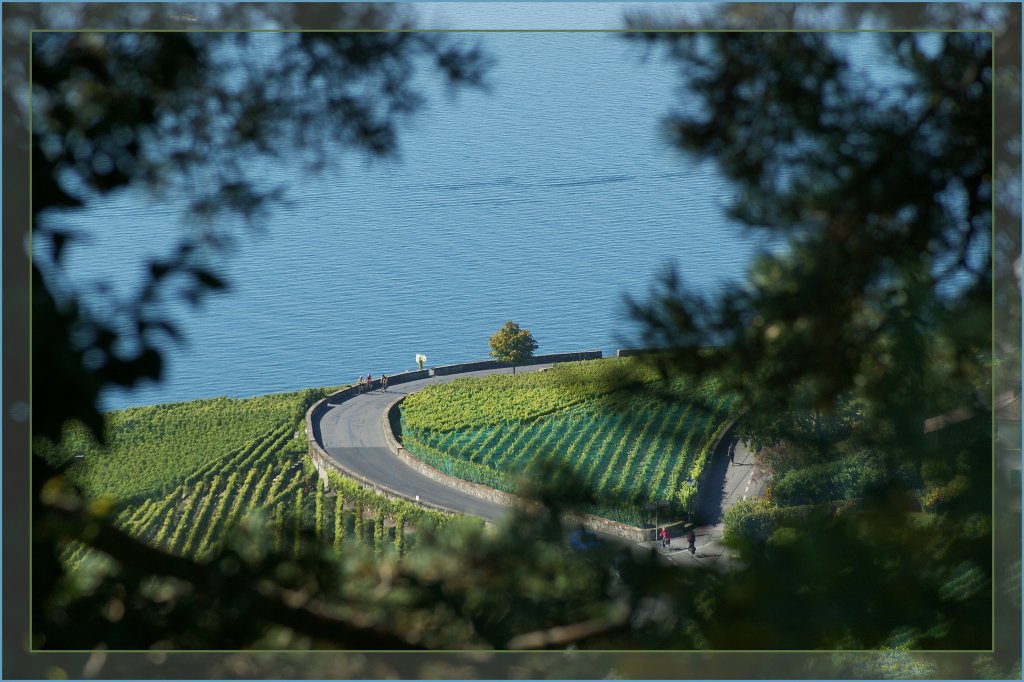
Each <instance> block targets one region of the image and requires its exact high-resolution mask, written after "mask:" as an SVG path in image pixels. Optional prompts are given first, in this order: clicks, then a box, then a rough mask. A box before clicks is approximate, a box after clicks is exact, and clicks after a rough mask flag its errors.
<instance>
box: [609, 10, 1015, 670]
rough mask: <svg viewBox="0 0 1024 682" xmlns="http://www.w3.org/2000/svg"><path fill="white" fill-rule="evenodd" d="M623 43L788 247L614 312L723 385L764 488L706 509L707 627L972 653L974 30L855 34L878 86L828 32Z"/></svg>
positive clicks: (988, 215) (691, 369) (986, 540)
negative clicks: (718, 526) (724, 585)
mask: <svg viewBox="0 0 1024 682" xmlns="http://www.w3.org/2000/svg"><path fill="white" fill-rule="evenodd" d="M751 11H756V10H752V9H751ZM796 11H797V10H796V9H795V8H794V12H796ZM737 12H739V9H737ZM724 14H725V15H726V16H729V10H726V11H725V12H724ZM650 21H651V19H650V17H649V16H647V15H643V16H634V17H633V18H632V19H631V21H630V24H631V25H633V26H644V27H647V26H650V25H651V23H650ZM627 37H628V38H629V39H630V40H633V41H634V42H636V43H638V44H642V45H644V46H645V49H647V50H648V51H649V52H660V53H661V54H663V55H664V56H665V58H666V59H668V60H670V61H673V62H676V63H678V64H679V66H680V71H679V73H680V75H681V77H682V81H683V83H684V85H685V92H686V93H687V97H688V99H687V101H686V102H685V105H684V106H682V107H681V108H680V111H679V112H677V113H673V114H672V115H670V116H669V117H668V118H667V119H666V121H665V130H666V133H667V135H668V136H669V138H670V140H671V141H672V142H673V143H674V144H675V145H676V146H678V147H679V148H680V149H682V150H685V151H686V152H688V153H690V154H692V155H694V156H696V157H698V158H702V159H710V160H712V161H714V162H715V163H716V165H717V166H718V167H719V169H720V170H721V171H722V172H723V173H724V174H725V175H726V176H727V177H729V178H730V179H732V180H733V181H735V183H736V187H737V192H736V196H735V200H734V202H733V203H732V205H731V206H730V210H731V214H732V216H733V217H734V218H736V219H738V220H739V221H741V222H743V223H745V224H746V225H748V226H749V229H751V230H760V231H767V232H771V233H775V234H778V235H781V236H784V237H785V246H784V247H782V248H780V249H777V250H774V251H772V252H768V253H764V254H763V255H761V256H760V257H759V258H758V259H757V260H756V261H755V262H754V264H753V265H752V267H751V269H750V272H749V279H748V282H747V283H746V284H745V285H743V286H741V287H736V288H733V289H729V290H726V291H725V292H724V293H722V294H720V295H718V296H717V297H716V298H709V297H705V296H701V295H700V294H698V293H695V292H693V291H692V290H690V289H688V288H687V287H686V286H685V284H684V283H683V281H682V279H681V278H680V276H679V275H678V273H676V272H674V271H669V272H668V273H667V274H666V276H665V277H664V279H663V281H662V282H661V284H660V286H659V287H657V288H655V289H654V290H652V292H651V295H650V297H649V299H647V300H644V301H641V300H640V299H638V298H630V299H629V305H630V309H631V310H632V312H633V314H634V316H635V317H636V318H637V319H638V320H640V321H641V322H642V323H643V326H644V329H645V331H644V333H643V335H642V342H641V344H639V345H645V346H647V347H652V348H659V349H663V351H662V352H659V353H657V354H651V355H646V356H642V357H644V358H646V360H647V362H649V363H650V364H651V365H652V366H654V367H656V368H657V369H658V370H659V371H661V372H664V373H665V374H666V375H668V376H675V375H684V376H688V375H694V376H697V377H705V376H714V377H715V378H717V379H718V380H719V381H721V382H722V386H723V390H725V391H727V392H730V393H735V394H737V395H740V396H742V400H743V403H744V407H745V408H746V409H747V412H746V413H745V414H744V418H743V421H742V424H741V425H740V430H741V432H742V433H743V435H744V436H745V437H746V438H747V440H748V443H749V444H750V446H751V447H753V448H754V449H755V450H756V451H757V455H756V457H755V462H756V470H755V471H756V474H757V475H758V477H759V478H767V479H768V480H769V498H768V499H764V500H756V501H747V502H744V503H740V504H738V505H736V506H735V507H733V508H731V509H730V510H728V511H727V513H726V528H727V537H728V538H729V540H730V542H731V543H732V544H733V545H734V547H736V548H737V550H738V551H739V555H740V558H741V561H742V562H743V563H744V564H745V569H744V570H742V571H737V572H734V573H733V574H732V575H731V576H730V580H729V582H730V585H729V588H728V589H727V590H726V592H725V593H724V594H722V595H720V596H719V598H718V599H717V600H716V603H717V604H718V619H717V620H716V623H721V624H722V627H723V629H724V628H726V627H727V628H728V630H729V636H728V639H729V642H730V643H731V644H732V646H735V647H737V648H807V647H816V648H853V649H860V648H897V649H931V648H938V649H959V648H977V649H985V648H988V647H990V646H992V643H993V633H992V589H993V587H992V579H993V566H992V544H991V543H992V540H993V519H992V494H993V491H992V466H993V462H992V452H993V450H992V447H993V443H992V431H991V425H992V421H991V420H992V412H991V405H992V400H991V396H992V393H993V383H992V368H993V348H994V346H993V338H992V330H993V319H992V302H993V298H992V296H993V294H992V284H993V270H992V268H991V267H990V262H991V256H992V247H993V245H992V208H993V201H992V192H993V184H992V168H993V158H992V153H991V150H992V135H993V131H992V108H991V103H992V87H993V70H992V66H991V65H992V58H993V53H992V50H993V43H992V36H991V35H989V34H986V33H943V34H934V35H929V36H927V37H925V36H924V35H921V34H910V33H887V34H876V35H874V36H873V37H872V39H873V40H875V41H876V43H877V44H876V49H877V50H878V53H879V54H883V55H885V56H886V58H889V59H891V60H893V62H894V64H895V65H896V66H897V68H898V69H899V71H900V72H901V78H900V80H899V83H898V84H897V85H889V86H886V87H883V86H880V85H872V83H871V80H870V79H868V80H866V81H865V80H862V79H858V78H857V77H855V76H854V67H853V65H852V64H851V62H850V60H849V59H848V58H847V57H846V50H848V49H849V41H850V40H851V38H852V36H850V35H849V34H826V33H729V32H724V33H715V34H700V33H659V32H644V33H633V34H628V35H627ZM1018 177H1019V175H1018ZM1018 254H1019V251H1018ZM708 343H714V344H715V345H714V346H712V347H708V346H707V344H708ZM1017 390H1018V391H1019V384H1018V386H1017ZM936 418H937V419H936ZM926 420H929V421H926ZM936 424H938V426H937V427H936V426H935V425H936ZM726 624H728V625H726ZM723 634H724V633H723ZM715 635H716V632H715V629H714V628H712V629H711V630H710V631H709V632H708V633H707V636H708V639H709V641H710V642H712V643H717V640H716V636H715ZM1018 655H1019V651H1018ZM897 668H898V666H897ZM897 668H893V670H894V671H895V670H896V669H897ZM887 670H888V669H885V668H880V669H878V671H877V672H878V674H889V672H891V671H887ZM905 670H910V669H909V668H906V669H905ZM925 672H927V671H925ZM908 674H909V673H908ZM916 675H917V673H914V675H912V676H916Z"/></svg>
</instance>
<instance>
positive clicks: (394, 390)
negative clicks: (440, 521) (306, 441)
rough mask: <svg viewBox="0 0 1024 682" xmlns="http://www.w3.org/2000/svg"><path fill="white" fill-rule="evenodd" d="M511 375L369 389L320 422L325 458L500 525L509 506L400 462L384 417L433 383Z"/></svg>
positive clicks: (438, 379)
mask: <svg viewBox="0 0 1024 682" xmlns="http://www.w3.org/2000/svg"><path fill="white" fill-rule="evenodd" d="M550 366H551V365H530V366H529V367H520V368H517V369H516V371H517V372H536V371H539V370H541V369H544V368H547V367H550ZM499 372H501V373H505V374H507V373H508V372H509V370H507V369H492V370H484V371H481V372H466V373H464V374H449V375H446V376H437V377H430V378H428V379H420V380H419V381H409V382H407V383H403V384H396V385H394V386H390V387H389V388H388V390H387V392H386V393H382V392H381V391H379V390H376V391H369V392H367V393H363V394H362V395H359V396H356V397H354V398H350V399H349V400H346V401H345V402H343V403H341V404H339V405H336V406H334V407H331V408H330V409H328V410H327V411H326V412H325V413H324V414H323V416H322V417H321V418H320V437H321V438H322V444H323V446H324V450H326V451H327V454H328V455H330V456H331V457H333V458H334V459H335V460H336V461H337V462H338V463H339V464H341V465H342V466H343V467H344V468H346V469H348V470H349V471H352V472H353V473H356V474H359V475H361V476H365V477H366V478H368V479H370V480H371V481H374V482H375V483H378V484H380V485H383V486H386V487H388V488H391V489H392V490H397V491H400V492H403V493H405V494H407V495H409V496H410V497H412V496H415V495H419V497H420V500H421V501H424V502H431V503H433V504H436V505H440V506H442V507H445V508H447V509H451V510H454V511H458V512H463V513H465V514H472V515H473V516H479V517H481V518H484V519H486V520H488V521H497V520H499V519H500V518H501V517H503V516H504V515H505V514H506V513H507V512H508V507H506V506H504V505H500V504H495V503H494V502H488V501H487V500H482V499H480V498H478V497H474V496H473V495H469V494H467V493H464V492H462V491H459V490H455V489H454V488H449V487H448V486H446V485H444V484H442V483H438V482H437V481H433V480H431V479H429V478H427V477H426V476H424V475H423V474H421V473H419V472H418V471H416V470H415V469H413V468H412V467H410V466H409V465H408V464H406V463H405V462H403V461H402V460H400V459H399V458H398V457H397V456H396V455H395V454H394V453H393V452H391V449H390V448H388V446H387V443H386V441H385V440H384V426H383V424H384V418H385V415H386V414H387V412H388V409H389V408H390V407H391V406H392V405H393V404H394V403H395V402H396V401H398V400H399V399H401V398H402V397H404V396H407V395H409V394H410V393H415V392H416V391H418V390H420V389H421V388H423V387H424V386H428V385H430V384H443V383H447V382H449V381H453V380H455V379H459V378H462V377H481V376H486V375H488V374H497V373H499Z"/></svg>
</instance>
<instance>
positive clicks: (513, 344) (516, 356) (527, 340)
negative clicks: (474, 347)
mask: <svg viewBox="0 0 1024 682" xmlns="http://www.w3.org/2000/svg"><path fill="white" fill-rule="evenodd" d="M488 345H489V346H490V347H491V356H492V357H493V358H495V359H496V360H498V362H509V363H512V373H513V374H515V373H516V365H522V364H523V363H525V362H526V361H527V360H529V359H530V358H532V357H533V351H535V350H537V342H536V341H535V340H534V338H533V334H531V333H530V330H529V329H521V328H520V327H519V325H518V324H516V323H515V322H513V321H512V320H509V321H508V322H506V323H505V326H503V327H502V328H501V329H499V330H498V331H496V332H495V333H494V336H492V337H491V340H490V341H488Z"/></svg>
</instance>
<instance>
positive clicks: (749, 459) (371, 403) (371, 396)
mask: <svg viewBox="0 0 1024 682" xmlns="http://www.w3.org/2000/svg"><path fill="white" fill-rule="evenodd" d="M550 366H551V365H550V364H544V365H530V366H528V367H520V368H518V369H517V371H518V372H536V371H539V370H542V369H545V368H548V367H550ZM508 371H509V370H508V369H490V370H483V371H478V372H465V373H460V374H450V375H445V376H435V377H429V378H427V379H420V380H417V381H409V382H406V383H402V384H396V385H394V386H392V387H390V388H388V390H387V392H382V391H380V390H373V391H369V392H367V393H364V394H362V395H358V396H355V397H352V398H349V399H348V400H345V401H343V402H341V403H339V404H334V405H331V404H330V403H329V406H328V409H327V410H326V411H325V412H324V413H323V415H322V416H321V418H320V421H319V423H318V424H317V426H318V427H319V428H318V429H316V430H317V431H318V432H319V435H320V442H321V445H322V446H323V448H324V450H325V451H326V452H327V454H328V455H329V456H330V457H331V458H333V459H334V460H335V461H336V462H337V463H338V464H339V465H341V467H342V468H343V469H345V470H348V471H350V472H352V473H354V474H357V475H359V476H362V477H364V478H366V479H368V480H369V481H372V482H373V483H376V484H378V485H381V486H383V487H386V488H389V489H391V490H395V491H398V492H401V493H403V494H405V495H408V496H409V497H415V496H417V495H418V496H419V499H420V501H422V502H428V503H431V504H434V505H438V506H441V507H444V508H446V509H450V510H452V511H457V512H461V513H464V514H471V515H473V516H477V517H480V518H483V519H485V520H487V521H492V522H493V521H498V520H500V519H502V518H503V517H504V516H506V515H507V514H508V513H509V508H508V507H507V506H505V505H502V504H498V503H494V502H489V501H487V500H483V499H481V498H479V497H475V496H473V495H470V494H468V493H464V492H462V491H460V490H456V489H454V488H451V487H449V486H446V485H444V484H443V483H439V482H437V481H434V480H432V479H429V478H427V477H426V476H424V475H422V474H421V473H419V472H418V471H416V470H415V469H413V468H412V467H410V466H409V465H408V464H406V463H405V462H403V461H402V460H401V459H399V458H398V456H397V455H396V454H395V453H394V452H392V451H391V449H390V448H389V447H388V446H387V441H386V440H385V436H384V420H385V416H386V415H387V412H388V409H389V408H390V407H391V406H392V405H393V404H394V403H395V402H397V401H398V400H399V399H401V398H402V397H404V396H407V395H409V394H411V393H415V392H416V391H418V390H420V389H422V388H423V387H424V386H428V385H431V384H442V383H447V382H449V381H453V380H455V379H459V378H462V377H482V376H486V375H488V374H496V373H499V372H504V373H508ZM728 443H729V438H723V439H722V441H721V442H720V444H719V447H718V450H717V451H716V452H715V453H714V455H713V457H712V459H711V462H710V463H709V467H710V469H709V472H708V474H709V475H708V479H707V481H706V482H705V486H706V491H705V494H704V495H703V496H702V501H701V508H700V509H699V510H696V511H697V514H696V516H697V517H698V519H703V523H704V524H705V525H699V526H698V527H697V528H696V529H695V530H696V534H697V552H696V554H694V555H691V554H690V553H689V552H686V551H684V542H683V539H682V538H677V539H676V541H675V544H674V545H673V546H672V547H671V548H670V549H668V550H665V549H661V548H658V543H655V542H648V543H640V544H642V545H645V546H647V547H650V548H658V551H659V553H660V554H662V555H664V557H665V559H666V560H668V561H671V562H672V563H675V564H679V565H686V564H691V563H692V564H696V565H705V566H714V567H720V568H724V567H725V566H726V565H727V564H728V563H729V552H728V550H727V549H726V548H725V547H724V546H723V544H722V542H721V540H722V531H723V517H724V512H725V509H727V508H728V507H730V506H731V505H733V504H735V503H736V502H738V501H740V500H742V499H748V498H752V497H758V496H760V495H761V494H763V490H764V482H763V481H762V482H759V483H754V482H753V481H752V480H751V474H752V472H753V466H752V465H753V453H751V452H748V450H747V448H746V447H745V445H744V444H743V443H740V444H738V446H737V448H736V455H735V462H734V463H730V462H729V461H728V455H727V452H726V451H727V448H728ZM602 535H603V534H602ZM609 537H610V536H609Z"/></svg>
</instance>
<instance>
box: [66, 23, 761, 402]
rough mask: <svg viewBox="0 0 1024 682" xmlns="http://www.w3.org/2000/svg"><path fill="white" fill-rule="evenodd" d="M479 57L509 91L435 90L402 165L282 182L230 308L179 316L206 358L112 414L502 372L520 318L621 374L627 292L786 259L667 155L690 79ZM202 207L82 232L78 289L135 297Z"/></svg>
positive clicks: (411, 130)
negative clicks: (431, 370)
mask: <svg viewBox="0 0 1024 682" xmlns="http://www.w3.org/2000/svg"><path fill="white" fill-rule="evenodd" d="M478 37H479V40H480V42H481V43H482V45H483V47H484V48H485V49H486V50H487V51H488V52H489V53H490V54H491V55H493V56H494V57H495V58H496V60H497V64H496V66H495V67H494V68H493V70H492V72H491V74H490V79H489V80H490V82H491V84H492V88H493V89H492V91H491V92H490V93H479V92H472V91H466V92H463V93H461V94H460V95H459V96H458V97H457V98H456V99H455V100H449V99H448V98H447V97H446V95H445V94H444V91H443V90H442V89H440V88H438V89H433V88H430V89H428V94H429V97H430V106H429V107H428V109H426V110H424V111H422V112H420V113H419V114H418V115H417V116H416V117H415V119H414V123H413V125H412V126H410V127H408V128H406V130H405V132H404V135H403V137H402V152H401V160H400V161H399V162H394V163H374V164H372V165H369V164H366V163H364V162H363V161H362V160H361V159H360V158H359V157H356V156H354V155H348V154H347V153H346V155H345V158H344V160H343V161H342V163H341V165H340V167H339V168H331V169H328V170H327V171H325V172H323V173H321V174H309V173H307V172H306V171H304V170H303V168H302V166H301V165H300V164H298V163H295V164H294V165H289V164H288V163H286V162H283V163H282V164H281V165H280V167H278V168H275V169H274V175H275V179H276V180H278V181H284V182H285V184H286V186H287V197H286V199H287V202H285V203H284V204H282V205H280V206H278V207H277V208H275V209H274V210H273V211H272V212H271V214H270V215H269V216H268V217H267V219H266V220H263V221H261V226H262V227H263V228H265V229H264V230H262V231H261V233H260V234H258V235H257V234H254V235H252V236H251V237H250V238H247V239H246V240H245V241H244V242H243V243H242V244H241V246H240V248H239V249H238V250H237V252H236V253H234V254H233V255H232V256H231V258H230V259H229V260H228V261H227V262H226V264H225V267H224V271H225V272H226V274H227V277H228V279H229V281H230V283H231V285H232V288H231V291H230V292H228V293H226V294H221V295H215V296H212V297H210V298H208V299H207V300H206V302H205V304H204V305H203V306H202V307H201V308H199V309H191V308H188V307H186V306H184V305H177V304H175V305H174V307H175V309H176V317H177V319H178V320H179V322H180V326H181V328H182V329H183V331H184V332H185V335H186V337H187V343H186V345H184V346H179V347H173V348H171V349H169V352H168V355H167V357H168V364H167V367H166V372H165V379H164V380H163V381H162V382H160V383H159V384H152V385H148V386H144V387H142V388H141V389H139V390H136V391H133V392H130V393H127V392H123V391H110V392H109V393H108V394H107V395H106V398H105V406H106V407H107V408H108V409H117V408H121V407H126V406H132V405H144V404H152V403H157V402H167V401H179V400H190V399H194V398H201V397H211V396H218V395H229V396H239V397H240V396H251V395H257V394H263V393H270V392H276V391H284V390H292V389H299V388H304V387H310V386H324V385H336V384H341V383H347V382H350V381H354V380H355V378H356V376H357V375H359V374H363V375H365V374H366V373H368V372H369V373H372V374H373V375H374V376H377V375H379V374H380V373H381V372H385V373H395V372H399V371H402V370H407V369H412V368H414V367H415V362H414V357H415V355H416V354H417V353H423V354H425V355H427V356H428V358H429V362H428V364H430V365H440V364H446V363H453V362H461V361H466V360H476V359H484V358H486V357H487V353H488V347H487V340H488V338H489V336H490V335H491V334H492V333H493V332H494V331H495V330H497V329H498V328H499V327H500V326H501V325H502V324H503V323H504V322H505V321H506V320H515V321H517V322H519V323H520V324H521V325H522V326H524V327H526V328H529V329H530V330H531V331H532V332H533V334H534V336H535V338H536V339H537V341H538V342H539V344H540V347H539V350H538V352H540V353H553V352H562V351H573V350H583V349H593V348H600V349H602V350H604V351H605V352H606V354H607V353H610V352H613V351H614V349H616V348H618V347H622V346H623V344H629V343H630V339H631V338H635V337H634V333H635V332H636V327H635V326H634V325H633V324H632V323H631V322H630V321H629V320H628V319H627V317H626V315H625V312H624V306H623V303H622V301H623V296H624V294H626V293H627V292H628V293H632V294H635V295H639V296H641V297H642V295H643V294H644V292H645V291H647V290H648V288H649V287H650V285H651V284H652V283H654V282H655V280H656V277H657V275H658V273H659V272H660V271H661V270H662V269H663V268H664V267H665V266H666V265H667V264H669V263H674V264H675V265H677V266H678V268H679V271H680V272H681V273H682V275H683V276H684V278H685V280H686V282H687V283H689V284H690V285H692V286H693V287H695V288H697V289H699V290H701V291H703V292H707V293H712V292H714V291H716V290H719V289H720V288H721V287H723V286H727V285H729V284H731V283H736V282H738V281H739V280H740V279H741V278H742V276H743V274H744V269H745V267H746V265H747V264H748V263H749V262H750V260H751V258H752V257H753V256H754V255H755V254H756V253H757V252H758V250H759V249H762V248H764V247H765V246H766V242H765V241H764V239H763V237H761V236H759V235H758V234H756V233H753V232H750V231H747V230H745V229H744V228H742V227H740V226H738V225H736V224H733V223H731V222H730V221H729V220H728V219H727V218H726V216H725V207H726V206H727V204H728V203H729V201H730V200H731V197H732V193H733V189H732V188H731V187H730V186H729V185H728V184H727V183H726V182H724V181H723V179H722V177H721V176H720V175H719V174H718V173H717V172H716V170H715V168H714V167H712V166H711V165H709V164H706V163H703V164H702V163H697V162H695V161H694V160H693V159H691V158H688V157H686V156H683V155H682V154H680V153H678V152H676V151H675V150H674V149H672V148H671V147H670V146H669V145H668V144H667V143H666V141H665V140H664V139H663V137H662V135H661V131H660V128H659V123H660V121H661V119H662V118H663V117H664V116H665V115H666V114H667V113H668V112H669V111H670V110H671V108H672V107H673V106H675V105H678V103H679V94H678V91H677V88H678V85H679V79H678V76H677V75H676V74H675V72H674V68H675V67H674V66H673V65H672V64H669V63H666V62H663V61H660V60H652V61H649V62H646V63H644V62H642V60H641V59H640V53H639V52H638V50H637V49H636V47H635V46H633V45H631V44H628V43H627V42H626V41H625V40H624V39H622V38H621V37H619V36H616V35H614V34H601V33H598V34H568V33H555V34H550V33H533V34H483V35H479V36H478ZM266 39H267V40H273V39H274V36H272V35H268V36H266ZM186 200H187V197H178V198H174V197H171V198H170V199H169V200H162V201H156V200H152V199H149V198H147V197H146V196H145V195H142V194H140V193H137V192H122V193H119V194H117V195H116V196H111V197H108V198H105V199H103V201H102V202H98V203H97V204H95V205H94V206H92V207H90V209H89V210H88V211H86V212H84V213H82V214H81V215H79V216H77V217H76V218H75V221H74V224H75V225H76V226H77V227H79V228H80V229H83V230H88V231H90V233H91V234H92V240H91V241H90V242H89V243H88V244H85V245H82V246H78V247H75V248H74V249H72V250H71V251H69V254H68V256H69V264H70V265H71V267H72V268H73V269H74V270H75V271H76V274H75V276H74V277H75V281H78V282H85V281H89V280H92V279H96V278H107V279H111V280H113V281H114V282H115V283H117V284H118V285H119V286H120V287H124V289H125V290H126V291H127V290H128V289H129V288H130V286H131V283H132V282H134V281H138V278H139V276H140V275H141V272H142V270H141V263H142V262H143V260H144V257H146V256H148V255H151V254H152V253H153V252H154V249H157V250H158V249H159V248H161V245H164V246H165V245H166V244H167V243H169V242H170V241H171V236H173V235H174V234H179V233H178V232H175V230H180V229H184V228H182V227H181V226H179V225H178V218H179V215H180V212H181V207H182V206H183V205H184V203H185V201H186Z"/></svg>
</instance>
